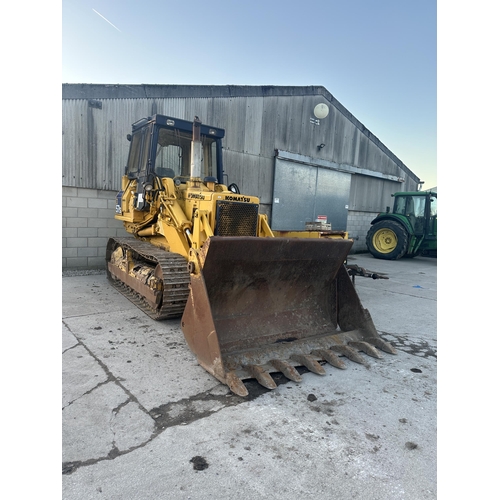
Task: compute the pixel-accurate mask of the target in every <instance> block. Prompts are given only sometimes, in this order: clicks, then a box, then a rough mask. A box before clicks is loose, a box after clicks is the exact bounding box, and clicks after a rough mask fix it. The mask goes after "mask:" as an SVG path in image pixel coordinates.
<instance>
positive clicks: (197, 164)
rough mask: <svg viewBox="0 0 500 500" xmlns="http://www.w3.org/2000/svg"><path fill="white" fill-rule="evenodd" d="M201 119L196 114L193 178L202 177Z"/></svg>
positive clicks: (192, 147)
mask: <svg viewBox="0 0 500 500" xmlns="http://www.w3.org/2000/svg"><path fill="white" fill-rule="evenodd" d="M200 130H201V121H200V119H199V118H198V117H197V116H195V117H194V121H193V140H192V141H191V179H201V153H202V148H201V139H200V137H201V135H200Z"/></svg>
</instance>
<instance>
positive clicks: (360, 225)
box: [347, 211, 378, 253]
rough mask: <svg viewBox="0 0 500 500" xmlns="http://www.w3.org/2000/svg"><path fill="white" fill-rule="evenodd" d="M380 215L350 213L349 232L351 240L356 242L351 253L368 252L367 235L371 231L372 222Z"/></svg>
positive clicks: (348, 216)
mask: <svg viewBox="0 0 500 500" xmlns="http://www.w3.org/2000/svg"><path fill="white" fill-rule="evenodd" d="M377 215H378V213H377V212H355V211H349V213H348V215H347V232H348V233H349V238H352V239H353V240H354V245H353V246H352V249H351V253H364V252H367V251H368V249H367V248H366V233H367V232H368V229H370V226H371V224H370V222H371V221H372V220H373V219H374V218H375V217H376V216H377Z"/></svg>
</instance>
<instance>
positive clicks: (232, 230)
mask: <svg viewBox="0 0 500 500" xmlns="http://www.w3.org/2000/svg"><path fill="white" fill-rule="evenodd" d="M258 219H259V205H255V204H254V203H238V202H234V201H218V202H217V224H216V226H215V234H216V235H217V236H257V226H258Z"/></svg>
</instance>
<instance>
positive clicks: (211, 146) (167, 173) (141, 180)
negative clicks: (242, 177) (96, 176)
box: [125, 115, 224, 210]
mask: <svg viewBox="0 0 500 500" xmlns="http://www.w3.org/2000/svg"><path fill="white" fill-rule="evenodd" d="M223 137H224V130H223V129H219V128H216V127H209V126H206V125H201V131H200V139H201V143H202V160H201V161H202V165H201V178H202V180H203V179H211V181H212V182H213V181H214V180H215V181H216V182H218V183H222V176H223V169H222V138H223ZM128 138H129V140H130V149H129V155H128V161H127V166H126V169H125V175H126V176H127V177H128V178H129V179H131V180H133V179H136V180H137V198H136V203H135V205H136V209H138V210H144V209H146V208H147V207H146V203H145V201H144V189H145V186H147V185H154V180H155V178H157V177H159V178H163V177H170V178H172V179H174V178H175V180H176V182H177V183H185V182H187V180H189V178H190V169H191V141H192V138H193V122H189V121H186V120H179V119H177V118H171V117H168V116H164V115H154V116H153V117H149V118H143V119H141V120H139V121H138V122H136V123H134V124H133V125H132V135H131V136H128Z"/></svg>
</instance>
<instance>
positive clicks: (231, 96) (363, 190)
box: [62, 84, 419, 214]
mask: <svg viewBox="0 0 500 500" xmlns="http://www.w3.org/2000/svg"><path fill="white" fill-rule="evenodd" d="M191 96H192V97H191ZM318 103H324V104H326V105H328V107H329V114H328V116H327V117H326V118H324V119H322V120H317V119H315V117H314V115H313V110H314V107H315V106H316V105H317V104H318ZM62 109H63V117H62V126H63V141H62V143H63V162H62V176H63V178H62V184H63V186H68V187H79V188H91V189H98V190H101V189H102V190H118V189H119V187H120V179H121V176H122V174H123V170H124V166H125V163H126V160H127V153H128V146H129V143H128V141H127V139H126V135H127V133H130V130H131V124H132V123H133V122H135V121H137V120H139V119H140V118H143V117H145V116H150V115H152V114H155V113H159V114H165V115H170V116H173V117H176V118H182V119H186V120H192V119H193V117H194V116H195V115H196V116H198V117H199V118H200V119H201V120H202V122H205V123H209V124H211V125H214V126H216V127H221V128H224V129H225V130H226V137H225V138H224V140H223V145H224V165H225V172H226V173H227V175H228V182H229V183H230V182H236V183H237V184H238V185H239V187H240V189H241V191H242V192H246V193H248V194H252V195H256V196H259V197H260V198H261V202H262V205H263V209H262V211H263V212H264V213H268V214H270V209H271V204H272V195H273V178H274V164H275V151H276V150H278V149H279V150H284V151H290V152H293V153H299V154H301V155H306V156H310V157H312V158H317V159H319V160H328V161H331V162H335V163H337V164H345V165H350V166H353V167H359V168H361V169H366V170H371V171H376V172H379V173H381V174H384V175H386V176H393V177H397V178H401V179H404V182H394V181H393V180H387V179H386V180H384V179H377V178H372V177H367V176H364V175H352V180H351V192H350V200H349V208H350V209H352V210H359V211H374V212H376V211H378V210H381V209H385V205H386V204H389V203H390V194H391V193H393V192H395V191H399V190H401V191H404V190H412V189H416V186H417V182H418V181H419V179H418V178H417V177H416V176H415V174H413V173H412V172H411V171H410V170H409V169H408V168H407V167H406V166H405V165H404V164H403V163H402V162H401V160H399V159H398V158H396V157H395V156H394V155H393V154H392V153H391V152H390V151H389V150H388V149H387V148H386V147H385V146H384V145H383V144H382V143H381V142H380V141H379V140H378V139H377V138H376V137H375V136H374V135H373V134H372V133H371V132H370V131H369V130H367V129H366V128H365V127H364V126H363V125H362V124H361V123H360V122H359V121H357V120H356V118H354V117H353V116H352V115H351V114H350V113H349V112H348V111H347V110H346V109H345V108H344V107H343V106H342V105H341V104H340V103H339V102H338V101H336V100H335V98H334V97H333V96H331V94H329V92H328V91H327V90H326V89H324V88H323V87H233V86H223V87H192V86H168V85H166V86H141V85H137V86H134V85H132V86H104V85H81V84H74V85H72V84H66V85H63V106H62ZM319 144H324V147H323V148H321V149H319V148H318V145H319Z"/></svg>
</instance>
